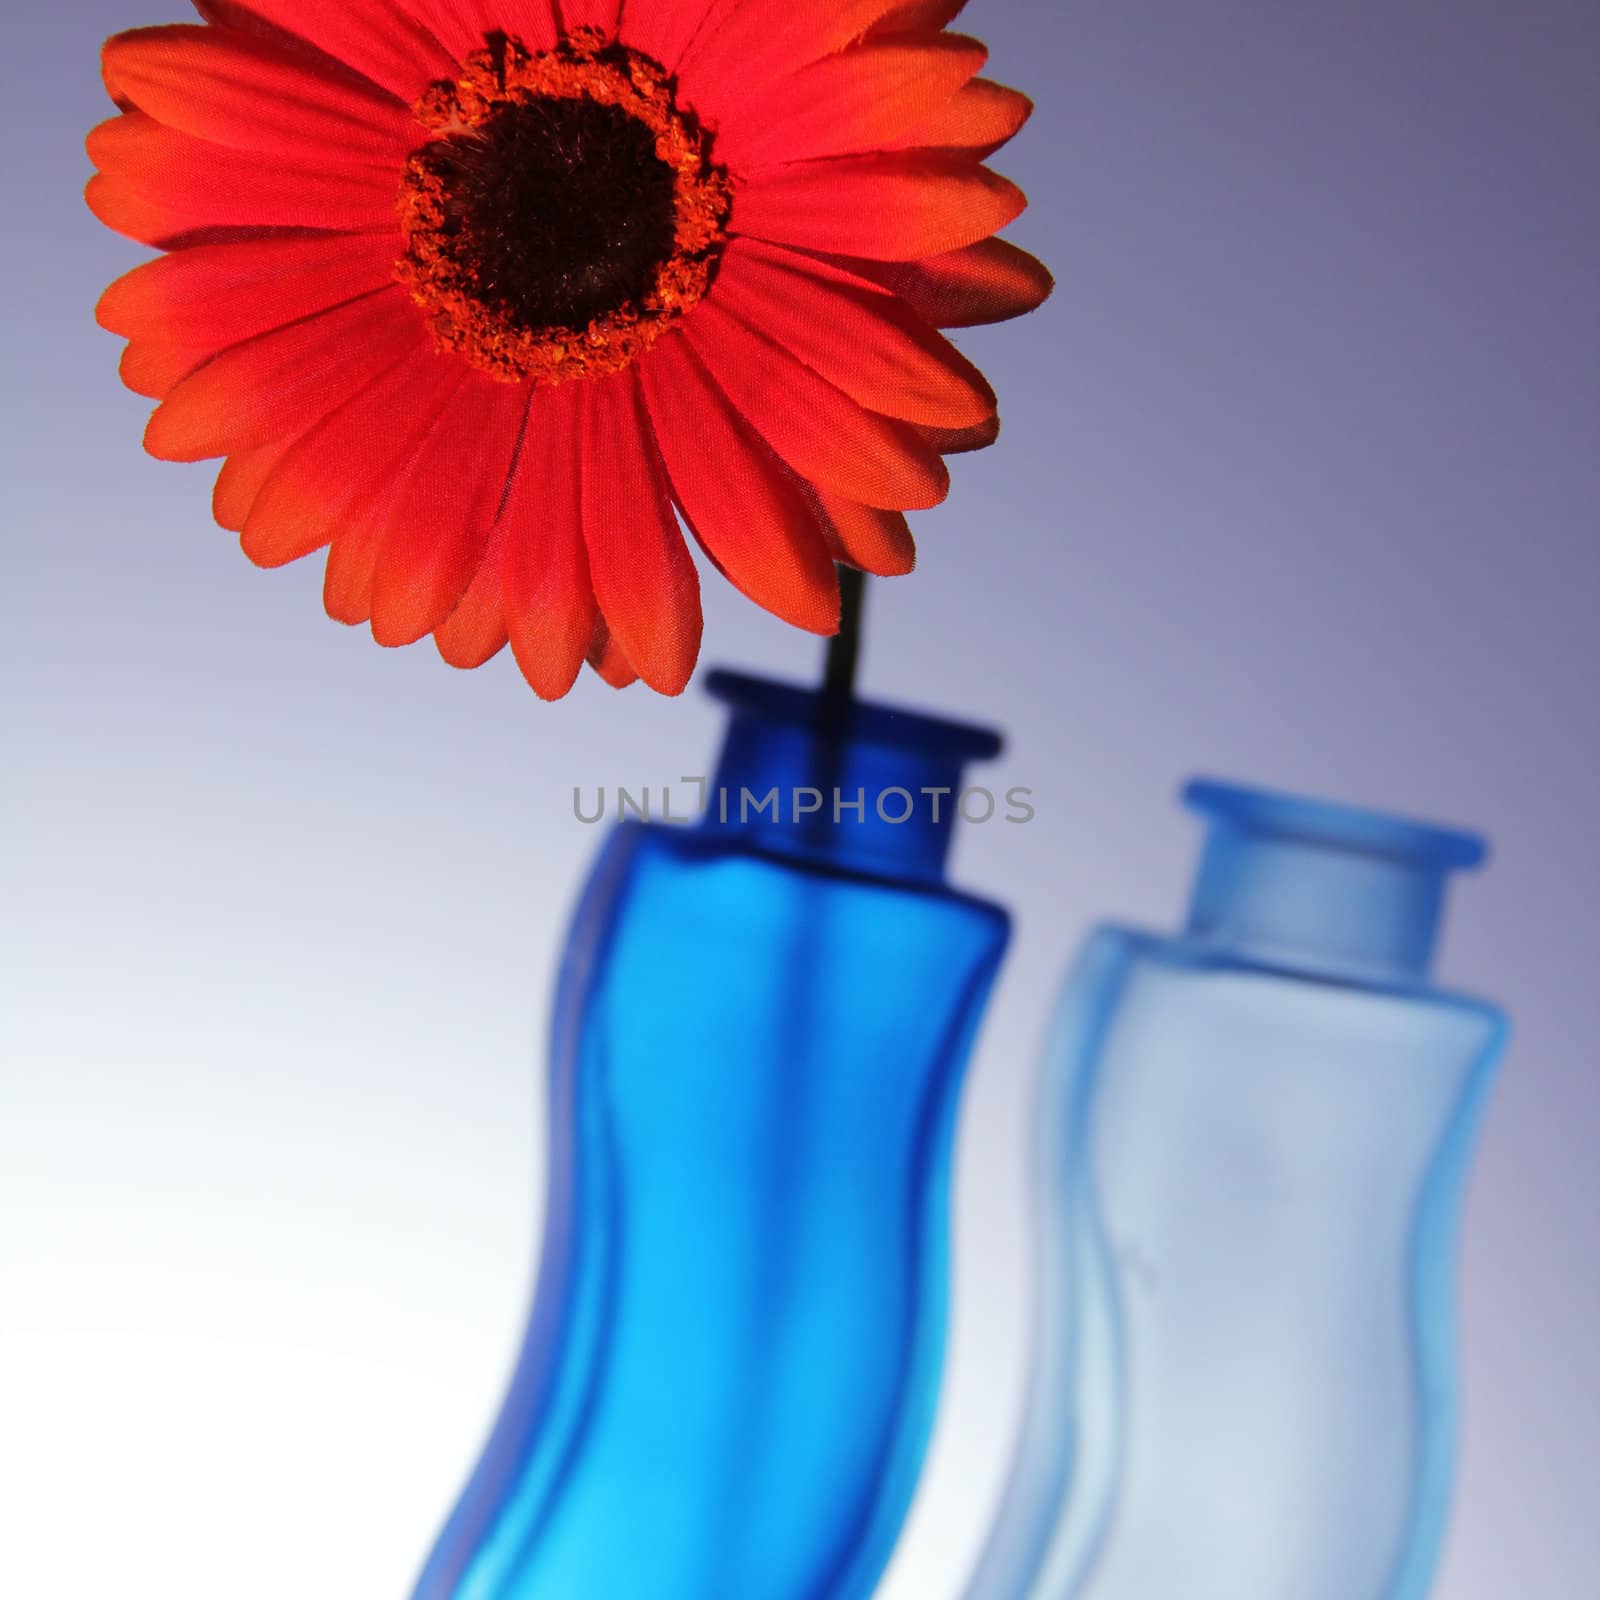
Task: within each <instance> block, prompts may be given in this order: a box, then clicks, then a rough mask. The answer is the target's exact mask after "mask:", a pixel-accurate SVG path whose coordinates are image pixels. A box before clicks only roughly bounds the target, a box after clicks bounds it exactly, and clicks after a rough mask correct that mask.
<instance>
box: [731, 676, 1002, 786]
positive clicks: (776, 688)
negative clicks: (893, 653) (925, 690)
mask: <svg viewBox="0 0 1600 1600" xmlns="http://www.w3.org/2000/svg"><path fill="white" fill-rule="evenodd" d="M704 683H705V688H706V692H707V693H708V694H709V695H711V697H712V698H713V699H715V700H720V701H721V702H722V703H723V704H724V705H727V706H731V707H732V708H733V709H734V710H735V711H736V712H737V711H743V712H748V713H751V714H753V715H756V716H759V717H763V718H766V719H768V720H769V721H773V722H781V723H785V724H788V725H789V726H792V727H798V728H807V729H813V730H815V731H816V732H818V733H819V734H824V733H827V732H830V731H833V730H831V729H830V728H829V726H828V724H829V714H828V713H829V708H828V707H827V705H826V703H825V701H824V699H823V697H822V695H820V694H819V693H818V692H817V691H816V690H815V689H809V688H803V687H801V686H800V685H798V684H792V683H783V682H780V681H779V680H777V679H773V678H761V677H757V676H755V675H754V674H752V673H746V672H734V671H731V670H729V669H728V668H726V667H717V668H714V669H713V670H711V671H710V672H708V673H707V674H706V675H705V679H704ZM837 733H838V736H839V737H841V738H843V739H845V740H847V741H851V742H860V743H865V744H873V745H880V746H884V747H887V748H890V749H896V750H905V751H910V752H913V753H915V754H918V755H924V756H933V757H943V758H946V759H948V760H951V761H954V762H959V763H964V762H967V761H992V760H993V759H994V758H995V757H996V756H998V755H999V754H1000V752H1001V750H1002V749H1003V748H1004V745H1005V741H1004V740H1003V739H1002V737H1001V735H1000V734H999V732H998V731H997V730H995V729H993V728H985V727H982V726H980V725H979V724H976V723H970V722H956V721H952V720H951V719H949V718H947V717H934V716H929V715H927V714H926V713H925V712H921V711H912V710H909V709H908V708H906V707H903V706H894V705H886V704H883V703H882V702H879V701H874V700H851V701H850V702H848V710H847V716H846V718H845V720H844V721H843V723H842V724H840V725H839V726H838V730H837Z"/></svg>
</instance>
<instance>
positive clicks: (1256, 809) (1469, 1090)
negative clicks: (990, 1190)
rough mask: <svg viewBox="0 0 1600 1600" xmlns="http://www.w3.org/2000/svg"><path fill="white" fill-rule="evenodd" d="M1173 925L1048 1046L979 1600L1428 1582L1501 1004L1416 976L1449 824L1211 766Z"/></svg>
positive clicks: (1115, 954) (1086, 966)
mask: <svg viewBox="0 0 1600 1600" xmlns="http://www.w3.org/2000/svg"><path fill="white" fill-rule="evenodd" d="M1188 797H1189V799H1190V800H1191V802H1192V803H1193V804H1195V805H1196V806H1197V807H1198V808H1199V809H1201V810H1202V811H1205V812H1207V813H1209V814H1210V817H1211V824H1212V832H1211V837H1210V839H1209V842H1208V848H1207V851H1206V854H1205V858H1204V861H1203V863H1202V867H1201V872H1200V876H1199V881H1198V884H1197V887H1196V891H1195V898H1194V904H1193V908H1192V912H1191V916H1190V922H1189V928H1188V930H1187V932H1186V934H1185V935H1184V936H1183V937H1181V938H1177V939H1162V938H1155V937H1151V936H1146V935H1142V934H1138V933H1132V932H1126V931H1121V930H1116V929H1106V930H1102V931H1100V932H1099V933H1097V934H1096V935H1094V936H1093V938H1091V940H1090V942H1089V944H1088V946H1087V948H1086V949H1085V951H1084V953H1083V955H1082V957H1081V959H1080V961H1079V963H1078V966H1077V968H1076V970H1075V971H1074V973H1073V974H1072V976H1071V978H1070V979H1069V982H1068V985H1067V989H1066V993H1065V995H1064V998H1063V1001H1062V1004H1061V1007H1060V1010H1059V1013H1058V1018H1057V1024H1056V1030H1055V1034H1054V1037H1053V1040H1052V1043H1051V1047H1050V1049H1049V1051H1048V1053H1047V1058H1046V1063H1045V1068H1044V1075H1043V1079H1042V1089H1043V1094H1044V1097H1045V1104H1044V1106H1043V1107H1042V1125H1043V1127H1044V1128H1045V1129H1046V1130H1047V1131H1046V1133H1045V1135H1044V1137H1045V1141H1046V1145H1047V1149H1046V1150H1045V1152H1044V1159H1043V1162H1042V1164H1041V1172H1040V1179H1039V1182H1040V1185H1041V1194H1040V1206H1041V1211H1042V1213H1043V1216H1042V1219H1041V1220H1042V1222H1043V1226H1044V1237H1043V1240H1042V1244H1043V1248H1042V1250H1041V1256H1040V1264H1039V1272H1040V1280H1041V1318H1040V1326H1039V1328H1038V1330H1037V1333H1036V1338H1035V1343H1034V1361H1033V1373H1032V1380H1031V1393H1030V1400H1029V1405H1028V1408H1027V1420H1026V1421H1025V1423H1024V1427H1023V1436H1022V1441H1021V1446H1020V1449H1019V1452H1018V1456H1017V1459H1016V1462H1015V1465H1014V1468H1013V1472H1012V1475H1011V1480H1010V1484H1009V1487H1008V1490H1007V1493H1006V1497H1005V1499H1004V1502H1003V1505H1002V1510H1001V1513H1000V1516H999V1519H998V1521H997V1523H996V1526H995V1530H994V1532H993V1535H992V1537H991V1539H990V1542H989V1545H988V1548H987V1550H986V1553H985V1556H984V1560H983V1563H982V1565H981V1568H980V1571H979V1573H978V1575H977V1578H976V1579H975V1581H974V1583H973V1586H972V1589H971V1591H970V1593H971V1596H972V1600H1015V1597H1023V1596H1026V1597H1028V1600H1068V1597H1072V1600H1078V1597H1083V1600H1152V1597H1160V1600H1168V1597H1173V1596H1182V1600H1420V1597H1421V1596H1422V1595H1424V1594H1425V1593H1426V1591H1427V1589H1428V1587H1429V1585H1430V1582H1431V1579H1432V1574H1433V1569H1434V1565H1435V1561H1436V1557H1437V1553H1438V1547H1439V1543H1440V1537H1441V1533H1442V1530H1443V1524H1444V1514H1445V1509H1446V1502H1447V1498H1448V1490H1449V1479H1450V1472H1451V1462H1452V1456H1453V1452H1454V1422H1453V1393H1452V1391H1453V1371H1452V1356H1451V1331H1452V1319H1453V1305H1452V1292H1453V1285H1452V1275H1453V1266H1454V1258H1455V1250H1456V1232H1457V1221H1458V1211H1459V1198H1460V1191H1461V1188H1462V1182H1463V1179H1464V1177H1465V1172H1466V1166H1467V1162H1468V1160H1469V1158H1470V1151H1471V1141H1472V1138H1473V1134H1474V1130H1475V1126H1476V1121H1477V1114H1478V1111H1479V1108H1480V1106H1481V1103H1482V1100H1483V1096H1484V1091H1485V1089H1486V1087H1487V1083H1488V1080H1489V1077H1490V1075H1491V1072H1492V1068H1493V1065H1494V1062H1495V1060H1496V1058H1497V1057H1498V1054H1499V1051H1500V1049H1501V1046H1502V1042H1503V1037H1504V1032H1505V1029H1504V1023H1503V1019H1502V1018H1501V1016H1500V1014H1499V1012H1498V1011H1496V1010H1495V1009H1494V1008H1493V1007H1491V1006H1487V1005H1484V1004H1482V1003H1480V1002H1477V1001H1472V1000H1465V999H1459V998H1455V997H1451V996H1448V995H1445V994H1442V993H1439V992H1438V991H1436V990H1434V989H1432V988H1431V987H1430V986H1429V984H1428V978H1427V971H1428V966H1429V962H1430V959H1431V954H1432V950H1433V945H1434V940H1435V934H1436V929H1437V922H1438V917H1439V913H1440V910H1441V905H1442V892H1443V885H1444V880H1445V877H1446V874H1447V873H1448V871H1450V870H1451V869H1452V868H1457V867H1465V866H1470V865H1473V864H1475V863H1476V862H1477V861H1478V860H1479V859H1480V858H1481V854H1482V850H1481V845H1480V844H1479V842H1478V841H1476V840H1475V839H1472V838H1471V837H1469V836H1466V835H1461V834H1454V833H1447V832H1443V831H1440V830H1435V829H1430V828H1424V827H1421V826H1419V825H1416V824H1411V823H1404V822H1400V821H1397V820H1394V819H1389V818H1385V817H1381V816H1377V815H1375V814H1372V813H1367V812H1359V811H1353V810H1349V809H1346V808H1343V807H1333V806H1328V805H1323V804H1319V803H1315V802H1309V801H1297V800H1292V799H1289V798H1288V797H1284V796H1277V795H1270V794H1262V793H1258V792H1252V791H1247V790H1239V789H1232V788H1227V787H1223V786H1220V785H1214V784H1197V785H1193V786H1191V788H1190V790H1189V791H1188Z"/></svg>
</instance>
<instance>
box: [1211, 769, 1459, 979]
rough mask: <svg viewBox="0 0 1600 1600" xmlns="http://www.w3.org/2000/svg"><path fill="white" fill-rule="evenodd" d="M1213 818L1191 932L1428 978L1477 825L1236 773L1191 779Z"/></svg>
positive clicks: (1304, 960)
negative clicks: (1453, 826) (1235, 779)
mask: <svg viewBox="0 0 1600 1600" xmlns="http://www.w3.org/2000/svg"><path fill="white" fill-rule="evenodd" d="M1184 798H1185V800H1186V802H1187V803H1188V804H1189V805H1190V806H1192V807H1193V808H1194V809H1195V810H1197V811H1199V812H1201V813H1202V814H1203V815H1205V816H1206V817H1207V818H1208V820H1209V824H1210V827H1209V832H1208V834H1207V837H1206V842H1205V848H1204V851H1203V853H1202V856H1201V861H1200V869H1199V872H1198V875H1197V877H1196V880H1195V887H1194V893H1193V897H1192V899H1191V902H1190V907H1189V921H1188V933H1189V936H1190V937H1191V938H1194V939H1199V940H1203V941H1205V942H1208V943H1212V944H1216V945H1221V946H1224V947H1227V948H1230V949H1235V950H1238V951H1240V952H1241V953H1246V954H1250V955H1259V956H1265V957H1268V958H1275V959H1285V960H1290V961H1293V962H1295V963H1297V964H1300V965H1305V966H1309V967H1311V968H1312V969H1314V970H1322V971H1326V972H1328V973H1329V974H1341V973H1348V972H1350V971H1352V970H1354V971H1359V972H1361V973H1364V974H1368V975H1372V976H1377V977H1382V978H1388V979H1391V980H1397V981H1407V980H1409V981H1420V980H1425V979H1426V978H1427V976H1428V974H1429V972H1430V970H1431V968H1432V964H1433V955H1434V948H1435V945H1436V943H1437V941H1438V932H1439V923H1440V917H1441V914H1442V912H1443V908H1444V897H1445V890H1446V885H1447V881H1448V878H1449V875H1450V873H1451V872H1452V871H1456V870H1459V869H1464V868H1469V867H1473V866H1476V865H1477V864H1478V863H1479V862H1481V861H1482V859H1483V855H1484V847H1483V843H1482V841H1481V840H1480V839H1478V838H1477V837H1475V836H1474V835H1472V834H1467V833H1460V832H1456V831H1454V830H1450V829H1444V828H1435V827H1430V826H1428V825H1425V824H1422V823H1416V822H1410V821H1407V820H1404V819H1402V818H1398V817H1392V816H1387V815H1385V814H1383V813H1380V812H1374V811H1364V810H1359V809H1356V808H1354V807H1349V806H1340V805H1333V804H1330V803H1328V802H1325V801H1320V800H1305V799H1299V798H1296V797H1293V796H1289V795H1282V794H1276V793H1272V792H1269V791H1264V790H1257V789H1246V788H1240V787H1236V786H1234V785H1230V784H1220V783H1209V782H1202V783H1193V784H1190V785H1189V787H1188V788H1187V789H1186V790H1185V792H1184Z"/></svg>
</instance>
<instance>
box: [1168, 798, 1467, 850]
mask: <svg viewBox="0 0 1600 1600" xmlns="http://www.w3.org/2000/svg"><path fill="white" fill-rule="evenodd" d="M1182 798H1183V803H1184V804H1185V805H1186V806H1188V807H1189V808H1190V809H1191V810H1193V811H1198V812H1200V813H1201V814H1202V815H1203V816H1206V817H1209V818H1211V819H1212V820H1213V821H1218V822H1222V823H1225V824H1230V825H1232V826H1234V827H1237V828H1242V829H1245V830H1246V831H1248V832H1251V833H1258V834H1264V835H1268V836H1271V837H1276V838H1281V839H1296V840H1301V841H1303V842H1305V843H1308V844H1321V845H1327V846H1331V847H1333V848H1336V849H1343V850H1350V851H1354V852H1357V853H1359V854H1363V855H1371V856H1379V857H1383V858H1385V859H1388V860H1393V861H1399V862H1404V863H1408V864H1410V865H1413V866H1420V867H1429V868H1434V869H1437V870H1439V871H1452V870H1466V869H1469V868H1472V867H1477V866H1481V865H1482V863H1483V861H1484V859H1485V857H1486V856H1487V854H1488V847H1487V845H1486V843H1485V841H1484V839H1483V837H1482V836H1481V835H1479V834H1476V833H1471V832H1468V831H1466V830H1465V829H1461V828H1451V827H1444V826H1440V825H1438V824H1435V823H1431V822H1424V821H1420V820H1418V819H1416V818H1413V817H1404V816H1396V815H1395V814H1393V813H1391V812H1387V811H1374V810H1369V809H1368V808H1366V807H1364V806H1353V805H1345V804H1343V803H1341V802H1338V801H1333V800H1321V799H1315V798H1312V797H1311V796H1308V795H1298V794H1290V793H1286V792H1284V791H1282V790H1278V789H1264V788H1254V787H1252V786H1250V785H1248V784H1238V783H1229V782H1226V781H1224V780H1222V779H1217V778H1195V779H1192V780H1190V782H1188V783H1187V784H1185V785H1184V787H1183V793H1182Z"/></svg>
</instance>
